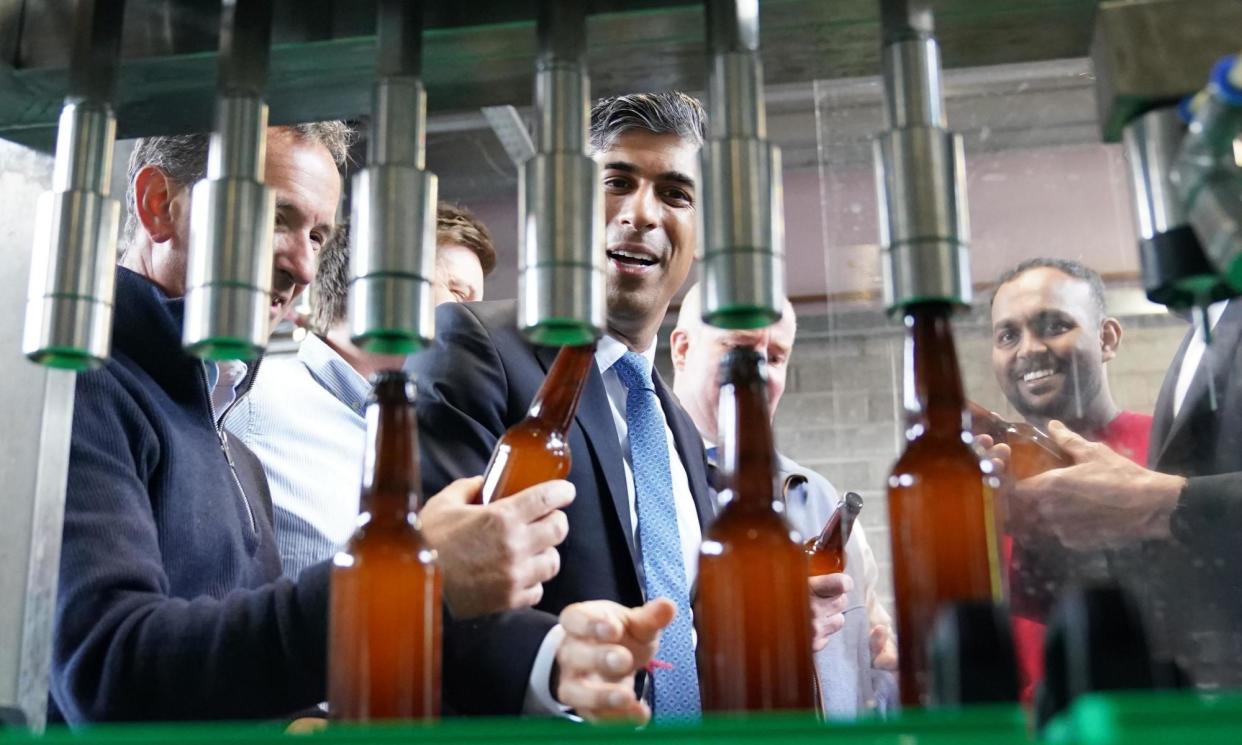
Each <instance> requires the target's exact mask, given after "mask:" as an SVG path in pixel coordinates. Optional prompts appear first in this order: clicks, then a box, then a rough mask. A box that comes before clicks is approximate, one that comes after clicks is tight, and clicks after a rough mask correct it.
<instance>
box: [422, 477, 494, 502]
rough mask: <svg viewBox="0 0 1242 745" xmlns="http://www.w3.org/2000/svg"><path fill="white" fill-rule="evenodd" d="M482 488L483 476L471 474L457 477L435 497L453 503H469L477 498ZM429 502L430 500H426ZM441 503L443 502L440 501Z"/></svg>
mask: <svg viewBox="0 0 1242 745" xmlns="http://www.w3.org/2000/svg"><path fill="white" fill-rule="evenodd" d="M482 489H483V477H482V476H472V477H471V478H468V479H457V480H456V481H454V482H453V483H451V484H449V485H448V486H446V487H444V488H443V489H441V490H440V491H439V493H437V494H436V496H435V497H434V498H435V499H442V500H444V501H445V502H451V503H453V504H471V503H474V502H477V501H478V499H479V492H480V491H481V490H482ZM428 502H430V500H428ZM441 504H443V502H442V503H441Z"/></svg>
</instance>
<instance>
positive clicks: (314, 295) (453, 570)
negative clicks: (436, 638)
mask: <svg viewBox="0 0 1242 745" xmlns="http://www.w3.org/2000/svg"><path fill="white" fill-rule="evenodd" d="M436 228H437V247H436V275H435V277H434V291H435V299H436V303H437V304H440V303H446V302H464V301H468V300H481V299H482V297H483V280H484V277H485V276H486V275H487V274H488V273H490V272H491V270H492V269H493V268H494V267H495V265H496V251H495V248H494V247H493V245H492V241H491V236H490V235H489V234H488V231H487V228H486V226H484V225H483V224H482V223H481V222H479V221H478V220H477V219H476V218H475V217H474V216H473V215H471V214H470V212H468V211H467V210H465V209H462V208H460V207H456V206H453V205H448V204H441V205H440V206H439V208H438V210H437V215H436ZM348 292H349V247H348V241H347V240H345V239H344V238H343V237H341V238H338V239H337V240H334V241H333V242H331V243H330V244H329V245H328V246H326V247H325V248H324V249H323V251H321V252H320V256H319V261H318V267H317V270H316V275H315V282H314V285H313V287H312V290H311V318H310V320H309V324H308V325H309V326H310V328H311V330H312V333H310V334H309V335H307V337H306V338H305V339H304V340H303V342H302V344H301V346H300V348H299V349H298V354H297V356H296V357H294V358H285V359H270V360H267V361H265V362H264V363H263V365H262V368H261V369H260V370H259V371H258V372H257V373H256V378H255V382H254V385H253V387H252V389H251V391H250V393H249V395H248V396H246V397H245V398H243V399H242V400H241V401H240V402H238V404H237V405H236V406H234V407H232V409H231V410H230V411H229V413H228V415H227V417H226V418H225V421H224V424H225V426H226V427H227V428H228V430H229V431H230V432H231V433H233V434H234V435H235V436H237V437H239V438H241V440H242V441H243V442H245V443H246V445H247V446H248V447H249V448H250V449H251V450H252V451H253V452H254V453H255V455H257V456H258V458H259V461H260V462H261V463H262V465H263V470H264V472H265V474H266V475H267V480H268V483H269V485H270V487H271V492H272V503H273V507H274V512H275V527H276V542H277V545H278V546H279V548H280V555H281V566H282V571H283V572H284V574H285V576H287V577H289V578H291V579H296V578H297V577H298V575H299V574H300V573H301V572H302V570H303V569H305V568H306V567H309V566H313V565H315V564H317V563H318V562H321V561H323V560H324V559H327V558H330V557H331V556H332V555H333V554H335V553H336V551H337V550H338V549H339V548H340V547H341V546H342V545H344V543H345V541H346V540H348V539H349V536H350V535H351V534H352V533H353V530H354V527H355V524H356V520H357V516H358V497H359V492H360V488H361V483H362V462H363V451H364V449H365V445H366V422H365V420H364V418H363V417H364V413H365V409H366V403H367V399H368V397H369V396H370V393H371V383H370V378H371V376H372V375H373V374H374V373H375V372H377V371H378V370H383V369H399V368H400V367H401V366H402V365H403V364H404V362H405V358H404V357H402V356H384V355H377V354H371V353H368V352H365V351H363V350H362V349H360V348H358V347H356V346H355V345H354V344H353V343H352V342H351V341H350V335H349V328H348V323H347V320H346V313H345V311H346V306H347V301H348ZM225 377H226V376H225V375H222V376H221V380H223V379H224V378H225ZM421 434H422V436H423V437H429V436H432V435H431V433H421ZM477 493H478V488H477V485H476V486H475V487H472V488H471V489H469V490H462V491H455V492H452V493H451V494H449V495H448V496H449V498H448V499H444V500H436V502H435V505H434V506H432V507H431V508H429V509H427V510H424V511H423V512H422V513H421V520H422V525H423V530H424V532H425V533H426V535H427V538H428V540H429V541H430V542H431V543H432V545H434V546H436V547H437V548H438V549H439V554H440V561H441V564H442V566H443V567H444V569H445V598H446V601H447V603H448V605H449V607H450V608H451V609H452V610H453V612H454V613H456V614H458V615H459V616H462V617H468V616H474V615H478V614H481V613H491V612H496V611H499V610H504V609H507V608H509V607H513V606H514V605H520V604H522V603H524V602H525V601H527V600H529V599H530V598H531V597H533V596H534V594H535V593H537V592H538V586H539V582H538V581H537V580H540V579H544V578H546V576H548V575H547V573H548V572H549V571H551V570H552V566H553V565H552V561H553V560H552V559H551V556H552V554H554V553H555V550H554V548H553V546H554V545H555V541H556V540H558V539H559V535H560V534H561V533H562V532H563V531H559V530H551V531H544V530H541V529H537V528H535V527H534V526H535V524H536V523H539V522H540V521H544V522H547V523H556V524H559V523H560V522H562V521H563V516H556V515H554V514H553V513H556V512H557V507H559V506H560V505H557V506H553V507H550V508H548V509H542V508H540V509H534V510H532V511H530V512H527V513H525V514H526V515H527V518H528V519H525V520H523V519H522V518H520V517H518V515H519V513H520V512H521V510H518V509H517V508H518V507H519V506H520V505H521V504H523V503H525V502H531V503H538V502H539V500H541V499H543V498H544V497H542V496H540V495H539V494H538V493H536V492H531V493H529V494H526V495H524V496H523V497H522V498H521V499H520V500H519V502H517V503H514V504H512V505H496V506H495V507H491V508H484V507H479V506H474V505H471V504H469V501H470V500H471V499H473V498H474V497H475V496H476V495H477ZM493 522H495V525H493ZM496 525H503V526H504V527H503V529H501V530H496V529H494V528H495V527H496ZM488 526H492V528H493V529H491V530H489V529H488ZM532 531H534V532H532ZM528 533H529V534H531V535H537V536H538V537H537V538H530V539H528V538H527V534H528ZM467 534H473V535H475V536H476V538H474V539H472V540H467V539H464V538H463V536H464V535H467ZM477 536H486V539H485V540H480V539H479V538H478V537H477ZM512 536H517V537H519V538H520V540H521V542H522V543H523V544H524V545H523V547H522V548H521V549H520V550H518V551H513V550H512V549H511V548H510V547H509V546H508V545H507V544H506V540H505V539H506V538H507V537H512ZM536 565H537V566H539V567H541V570H540V571H539V572H537V575H538V576H534V575H533V574H532V569H531V567H532V566H536ZM487 569H490V570H491V571H486V570H487Z"/></svg>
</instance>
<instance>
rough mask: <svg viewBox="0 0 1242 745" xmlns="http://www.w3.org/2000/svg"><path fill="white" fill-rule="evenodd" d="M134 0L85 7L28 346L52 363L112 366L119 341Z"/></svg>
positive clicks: (42, 214) (30, 306)
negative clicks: (115, 307) (119, 161)
mask: <svg viewBox="0 0 1242 745" xmlns="http://www.w3.org/2000/svg"><path fill="white" fill-rule="evenodd" d="M124 6H125V3H124V0H86V1H85V2H81V3H79V6H78V9H77V20H76V27H75V34H74V36H75V39H74V48H73V59H72V69H71V76H70V85H69V93H68V95H67V96H66V97H65V107H64V109H63V110H62V111H61V115H60V129H59V131H58V132H57V137H56V164H55V166H54V169H53V171H52V189H51V190H50V191H48V192H46V193H44V194H43V195H42V196H41V197H40V199H39V202H38V206H37V208H36V215H35V240H34V250H33V255H32V261H31V270H30V285H29V292H28V294H27V302H26V322H25V327H24V330H23V335H22V352H23V353H24V354H25V355H26V356H27V357H29V358H30V359H31V360H33V361H35V362H37V363H39V364H42V365H47V366H49V367H58V368H66V369H71V370H85V369H88V368H90V367H95V366H97V365H99V364H102V363H103V361H104V360H105V359H107V357H108V351H109V348H110V347H111V342H112V298H113V287H114V282H115V278H116V241H117V230H118V225H119V218H120V203H119V202H118V201H117V200H115V199H111V198H109V196H108V183H109V178H110V177H111V171H112V149H113V144H114V143H115V140H116V116H115V115H114V113H113V111H112V99H113V93H114V87H115V81H116V66H117V63H118V60H119V59H120V47H121V19H122V16H123V15H124Z"/></svg>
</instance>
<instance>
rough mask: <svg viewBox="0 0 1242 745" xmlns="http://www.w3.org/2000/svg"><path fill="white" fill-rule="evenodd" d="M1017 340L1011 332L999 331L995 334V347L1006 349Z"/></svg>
mask: <svg viewBox="0 0 1242 745" xmlns="http://www.w3.org/2000/svg"><path fill="white" fill-rule="evenodd" d="M1017 338H1018V337H1017V335H1016V334H1014V333H1013V332H1012V331H1001V332H999V333H997V334H996V344H997V346H1001V347H1007V346H1009V345H1010V344H1013V343H1014V341H1015V340H1016V339H1017Z"/></svg>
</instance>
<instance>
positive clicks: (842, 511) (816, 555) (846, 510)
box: [806, 491, 863, 577]
mask: <svg viewBox="0 0 1242 745" xmlns="http://www.w3.org/2000/svg"><path fill="white" fill-rule="evenodd" d="M862 505H863V500H862V496H860V495H859V494H858V493H857V492H852V491H851V492H846V493H845V498H844V499H842V500H841V501H840V502H838V503H837V507H836V509H834V510H833V511H832V514H831V515H830V516H829V517H828V521H827V522H825V523H824V529H823V530H821V531H820V532H819V535H817V536H815V537H814V538H811V539H810V540H808V541H807V542H806V555H807V556H808V557H809V558H810V561H811V569H810V572H811V576H812V577H818V576H819V575H821V574H836V573H838V572H844V571H845V544H847V543H849V541H850V533H851V532H853V530H854V521H855V520H856V519H858V513H859V512H861V511H862Z"/></svg>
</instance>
